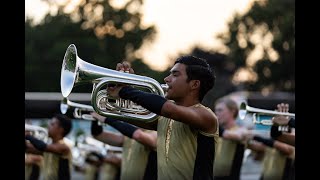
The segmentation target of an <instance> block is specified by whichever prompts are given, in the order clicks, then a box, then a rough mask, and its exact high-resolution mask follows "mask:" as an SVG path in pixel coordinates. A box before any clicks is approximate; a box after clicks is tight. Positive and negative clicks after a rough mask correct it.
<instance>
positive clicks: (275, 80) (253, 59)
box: [218, 0, 295, 92]
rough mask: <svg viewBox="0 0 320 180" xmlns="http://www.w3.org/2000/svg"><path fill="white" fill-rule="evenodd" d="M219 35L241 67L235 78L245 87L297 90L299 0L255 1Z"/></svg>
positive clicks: (235, 61) (228, 53) (244, 88)
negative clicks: (296, 55) (296, 16)
mask: <svg viewBox="0 0 320 180" xmlns="http://www.w3.org/2000/svg"><path fill="white" fill-rule="evenodd" d="M218 38H220V39H221V40H222V42H223V44H224V45H225V47H227V55H228V57H229V58H230V59H232V60H233V61H234V63H235V65H236V67H237V72H236V73H235V75H234V77H233V82H234V83H235V84H236V85H239V87H242V90H252V91H263V90H267V91H288V92H293V91H295V0H281V1H278V0H261V1H254V2H253V5H252V7H251V9H250V10H249V11H248V12H246V13H245V14H243V15H239V14H235V16H234V17H233V19H232V20H231V21H230V23H229V24H228V31H227V32H225V33H221V34H219V35H218ZM243 74H247V75H248V76H246V77H247V78H243V77H244V76H242V75H243Z"/></svg>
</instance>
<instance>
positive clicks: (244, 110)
mask: <svg viewBox="0 0 320 180" xmlns="http://www.w3.org/2000/svg"><path fill="white" fill-rule="evenodd" d="M248 114H252V116H253V117H252V119H253V123H254V124H263V125H269V126H271V125H272V120H271V118H272V117H273V116H277V115H283V116H289V117H295V114H293V113H285V112H278V111H271V110H265V109H259V108H254V107H250V106H248V105H247V104H246V103H245V102H242V103H241V104H240V109H239V118H240V119H241V120H244V119H245V117H246V116H247V115H248ZM263 115H264V116H270V117H269V118H266V119H262V120H257V119H258V117H259V116H263ZM257 116H258V117H257Z"/></svg>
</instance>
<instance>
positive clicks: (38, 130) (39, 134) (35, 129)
mask: <svg viewBox="0 0 320 180" xmlns="http://www.w3.org/2000/svg"><path fill="white" fill-rule="evenodd" d="M24 129H25V131H29V132H30V133H31V135H32V136H34V137H35V138H38V139H40V140H43V141H45V142H47V141H48V130H47V129H46V128H43V127H40V126H36V125H31V124H25V125H24Z"/></svg>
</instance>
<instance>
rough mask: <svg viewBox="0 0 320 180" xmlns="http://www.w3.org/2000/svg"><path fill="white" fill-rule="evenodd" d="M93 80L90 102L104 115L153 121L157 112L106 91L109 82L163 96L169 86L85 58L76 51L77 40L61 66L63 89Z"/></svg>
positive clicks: (70, 46) (67, 91) (69, 49)
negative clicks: (111, 95)
mask: <svg viewBox="0 0 320 180" xmlns="http://www.w3.org/2000/svg"><path fill="white" fill-rule="evenodd" d="M84 83H92V84H93V90H92V94H91V104H92V107H93V109H94V110H95V111H96V112H97V113H98V114H100V115H102V116H110V117H114V118H118V119H126V120H130V121H132V120H133V121H137V122H143V123H145V122H152V121H154V120H156V118H157V117H158V115H156V114H154V113H152V112H150V111H148V110H147V109H145V108H143V107H141V106H139V105H137V104H135V103H133V102H132V101H129V100H123V99H114V98H112V97H110V96H109V95H108V93H107V91H106V87H107V86H108V85H109V84H127V85H131V86H135V87H137V88H143V89H145V90H147V91H150V92H151V93H154V94H157V95H160V96H164V93H165V91H166V89H167V88H168V86H167V85H166V84H159V83H158V82H157V81H156V80H155V79H153V78H150V77H146V76H140V75H136V74H129V73H125V72H120V71H116V70H111V69H107V68H103V67H100V66H96V65H94V64H90V63H88V62H85V61H83V60H82V59H80V58H79V57H78V55H77V48H76V46H75V45H74V44H71V45H69V47H68V48H67V50H66V53H65V56H64V59H63V64H62V68H61V81H60V85H61V92H62V95H63V97H68V96H69V94H70V93H71V91H72V89H73V87H74V86H76V85H79V84H84Z"/></svg>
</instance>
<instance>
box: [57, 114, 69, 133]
mask: <svg viewBox="0 0 320 180" xmlns="http://www.w3.org/2000/svg"><path fill="white" fill-rule="evenodd" d="M53 117H54V118H57V119H58V121H59V126H60V127H62V128H63V130H64V131H63V137H65V136H66V135H67V134H69V133H70V131H71V129H72V120H71V118H69V117H68V116H66V115H64V114H55V115H54V116H53Z"/></svg>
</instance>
